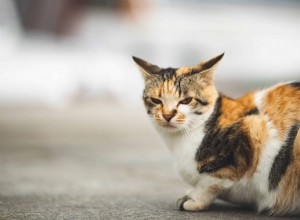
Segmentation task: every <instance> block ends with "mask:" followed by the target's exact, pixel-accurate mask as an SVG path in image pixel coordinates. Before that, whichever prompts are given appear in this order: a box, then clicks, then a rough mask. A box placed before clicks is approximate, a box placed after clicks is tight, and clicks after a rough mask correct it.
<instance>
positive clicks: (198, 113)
mask: <svg viewBox="0 0 300 220" xmlns="http://www.w3.org/2000/svg"><path fill="white" fill-rule="evenodd" d="M194 113H195V114H196V115H202V114H203V113H202V112H197V111H196V112H194Z"/></svg>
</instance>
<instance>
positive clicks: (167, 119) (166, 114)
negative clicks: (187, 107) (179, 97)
mask: <svg viewBox="0 0 300 220" xmlns="http://www.w3.org/2000/svg"><path fill="white" fill-rule="evenodd" d="M176 113H177V111H176V110H173V111H171V112H168V113H163V117H164V119H165V120H166V121H167V122H170V121H171V119H172V118H173V117H174V116H175V115H176Z"/></svg>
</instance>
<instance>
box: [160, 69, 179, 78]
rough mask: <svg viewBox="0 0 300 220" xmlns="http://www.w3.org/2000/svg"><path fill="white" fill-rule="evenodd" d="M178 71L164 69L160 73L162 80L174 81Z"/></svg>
mask: <svg viewBox="0 0 300 220" xmlns="http://www.w3.org/2000/svg"><path fill="white" fill-rule="evenodd" d="M176 70H177V69H175V68H166V69H162V71H161V72H160V74H159V75H161V76H162V78H163V80H164V81H166V80H170V79H172V78H173V77H174V76H175V73H176Z"/></svg>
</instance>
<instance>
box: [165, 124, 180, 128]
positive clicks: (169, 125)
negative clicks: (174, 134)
mask: <svg viewBox="0 0 300 220" xmlns="http://www.w3.org/2000/svg"><path fill="white" fill-rule="evenodd" d="M162 127H164V128H171V129H174V128H177V127H176V126H174V125H171V124H163V125H162Z"/></svg>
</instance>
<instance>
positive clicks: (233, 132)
mask: <svg viewBox="0 0 300 220" xmlns="http://www.w3.org/2000/svg"><path fill="white" fill-rule="evenodd" d="M223 55H224V54H221V55H219V56H217V57H215V58H213V59H211V60H209V61H207V62H202V63H200V64H198V65H196V66H191V67H183V68H178V69H175V68H160V67H158V66H156V65H153V64H150V63H149V62H146V61H144V60H142V59H139V58H137V57H133V59H134V61H135V62H136V64H137V65H138V67H139V69H140V71H141V73H142V75H143V77H144V79H145V90H144V94H143V100H144V104H145V106H146V109H147V113H148V115H149V117H150V119H152V120H153V121H154V125H155V127H156V128H157V130H158V132H159V133H160V134H161V135H162V137H163V139H164V140H165V142H166V144H167V146H168V148H169V149H170V151H171V152H172V154H173V155H174V157H175V160H176V164H177V166H178V169H179V172H180V174H181V176H182V177H183V179H184V180H185V181H186V182H187V183H189V184H190V185H191V190H190V191H189V192H188V193H187V194H186V195H185V196H183V197H182V198H180V199H179V200H178V201H177V207H178V208H179V209H180V210H187V211H200V210H205V209H207V208H208V207H209V205H210V204H211V203H212V202H213V201H214V200H215V199H216V198H221V199H224V200H226V201H229V202H233V203H239V204H245V205H251V206H254V207H255V208H256V209H257V210H258V212H267V213H269V214H277V215H283V214H295V213H296V214H298V213H300V132H299V127H300V83H299V82H291V83H282V84H278V85H275V86H273V87H270V88H267V89H263V90H257V91H254V92H249V93H247V94H246V95H244V96H242V97H240V98H238V99H232V98H229V97H227V96H225V95H223V94H221V93H219V92H218V91H217V90H216V87H215V85H214V81H213V73H214V70H215V69H216V66H217V64H218V63H219V62H220V60H221V59H222V57H223Z"/></svg>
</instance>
